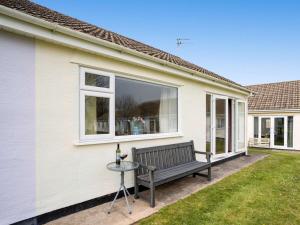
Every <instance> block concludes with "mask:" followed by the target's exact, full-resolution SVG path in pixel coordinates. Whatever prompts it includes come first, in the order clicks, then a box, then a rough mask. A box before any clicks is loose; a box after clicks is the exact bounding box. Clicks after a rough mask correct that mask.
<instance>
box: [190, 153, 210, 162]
mask: <svg viewBox="0 0 300 225" xmlns="http://www.w3.org/2000/svg"><path fill="white" fill-rule="evenodd" d="M194 152H195V153H197V154H202V155H206V159H207V162H208V163H210V157H211V156H212V153H211V152H202V151H194Z"/></svg>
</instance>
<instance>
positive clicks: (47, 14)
mask: <svg viewBox="0 0 300 225" xmlns="http://www.w3.org/2000/svg"><path fill="white" fill-rule="evenodd" d="M0 5H3V6H5V7H8V8H11V9H15V10H18V11H20V12H23V13H26V14H28V15H31V16H34V17H36V18H39V19H43V20H45V21H48V22H51V23H56V24H58V25H60V26H63V27H67V28H70V29H72V30H75V31H79V32H82V33H85V34H89V35H91V36H93V37H96V38H99V39H102V40H105V41H108V42H112V43H115V44H117V45H121V46H123V47H126V48H129V49H132V50H135V51H138V52H141V53H144V54H147V55H149V56H153V57H155V58H158V59H162V60H165V61H168V62H170V63H173V64H176V65H179V66H182V67H185V68H188V69H192V70H195V71H197V72H201V73H204V74H206V75H209V76H211V77H213V78H216V79H218V80H222V81H227V82H229V83H231V84H235V85H238V86H240V87H242V86H241V85H240V84H237V83H235V82H233V81H231V80H229V79H227V78H224V77H222V76H220V75H218V74H216V73H213V72H211V71H208V70H206V69H204V68H202V67H200V66H197V65H195V64H193V63H190V62H188V61H186V60H183V59H181V58H179V57H177V56H175V55H172V54H169V53H167V52H164V51H162V50H159V49H157V48H154V47H151V46H149V45H146V44H143V43H141V42H138V41H135V40H133V39H130V38H127V37H124V36H122V35H119V34H116V33H114V32H111V31H108V30H105V29H103V28H100V27H97V26H95V25H92V24H89V23H86V22H83V21H80V20H78V19H75V18H72V17H70V16H66V15H64V14H61V13H59V12H56V11H53V10H50V9H48V8H46V7H43V6H41V5H38V4H36V3H33V2H31V1H28V0H0Z"/></svg>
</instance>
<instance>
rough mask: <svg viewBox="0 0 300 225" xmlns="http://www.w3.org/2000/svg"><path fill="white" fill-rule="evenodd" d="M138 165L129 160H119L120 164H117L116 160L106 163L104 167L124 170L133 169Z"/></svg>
mask: <svg viewBox="0 0 300 225" xmlns="http://www.w3.org/2000/svg"><path fill="white" fill-rule="evenodd" d="M138 167H139V164H138V163H137V162H130V161H121V163H120V165H117V164H116V162H111V163H108V164H107V165H106V168H107V169H109V170H112V171H117V172H125V171H130V170H135V169H137V168H138Z"/></svg>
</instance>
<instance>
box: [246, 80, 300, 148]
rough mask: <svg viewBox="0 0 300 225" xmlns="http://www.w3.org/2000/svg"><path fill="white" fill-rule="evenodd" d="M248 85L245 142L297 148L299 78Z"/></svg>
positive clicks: (299, 130) (299, 97)
mask: <svg viewBox="0 0 300 225" xmlns="http://www.w3.org/2000/svg"><path fill="white" fill-rule="evenodd" d="M248 88H249V89H250V90H252V91H253V95H252V96H251V97H249V103H248V113H249V114H248V135H249V136H248V137H249V146H254V147H268V148H275V149H295V150H300V80H296V81H287V82H279V83H270V84H259V85H251V86H248Z"/></svg>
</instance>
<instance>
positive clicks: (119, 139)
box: [74, 133, 183, 146]
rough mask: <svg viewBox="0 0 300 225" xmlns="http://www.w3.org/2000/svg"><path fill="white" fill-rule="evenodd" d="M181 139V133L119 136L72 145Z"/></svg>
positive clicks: (83, 141) (77, 142) (81, 141)
mask: <svg viewBox="0 0 300 225" xmlns="http://www.w3.org/2000/svg"><path fill="white" fill-rule="evenodd" d="M176 137H183V134H182V133H172V134H171V133H170V134H154V135H151V134H150V135H147V134H146V135H138V136H122V137H121V136H119V137H115V138H113V139H103V140H80V141H76V142H75V143H74V145H76V146H81V145H97V144H107V143H120V142H131V141H144V140H153V139H164V138H176Z"/></svg>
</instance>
